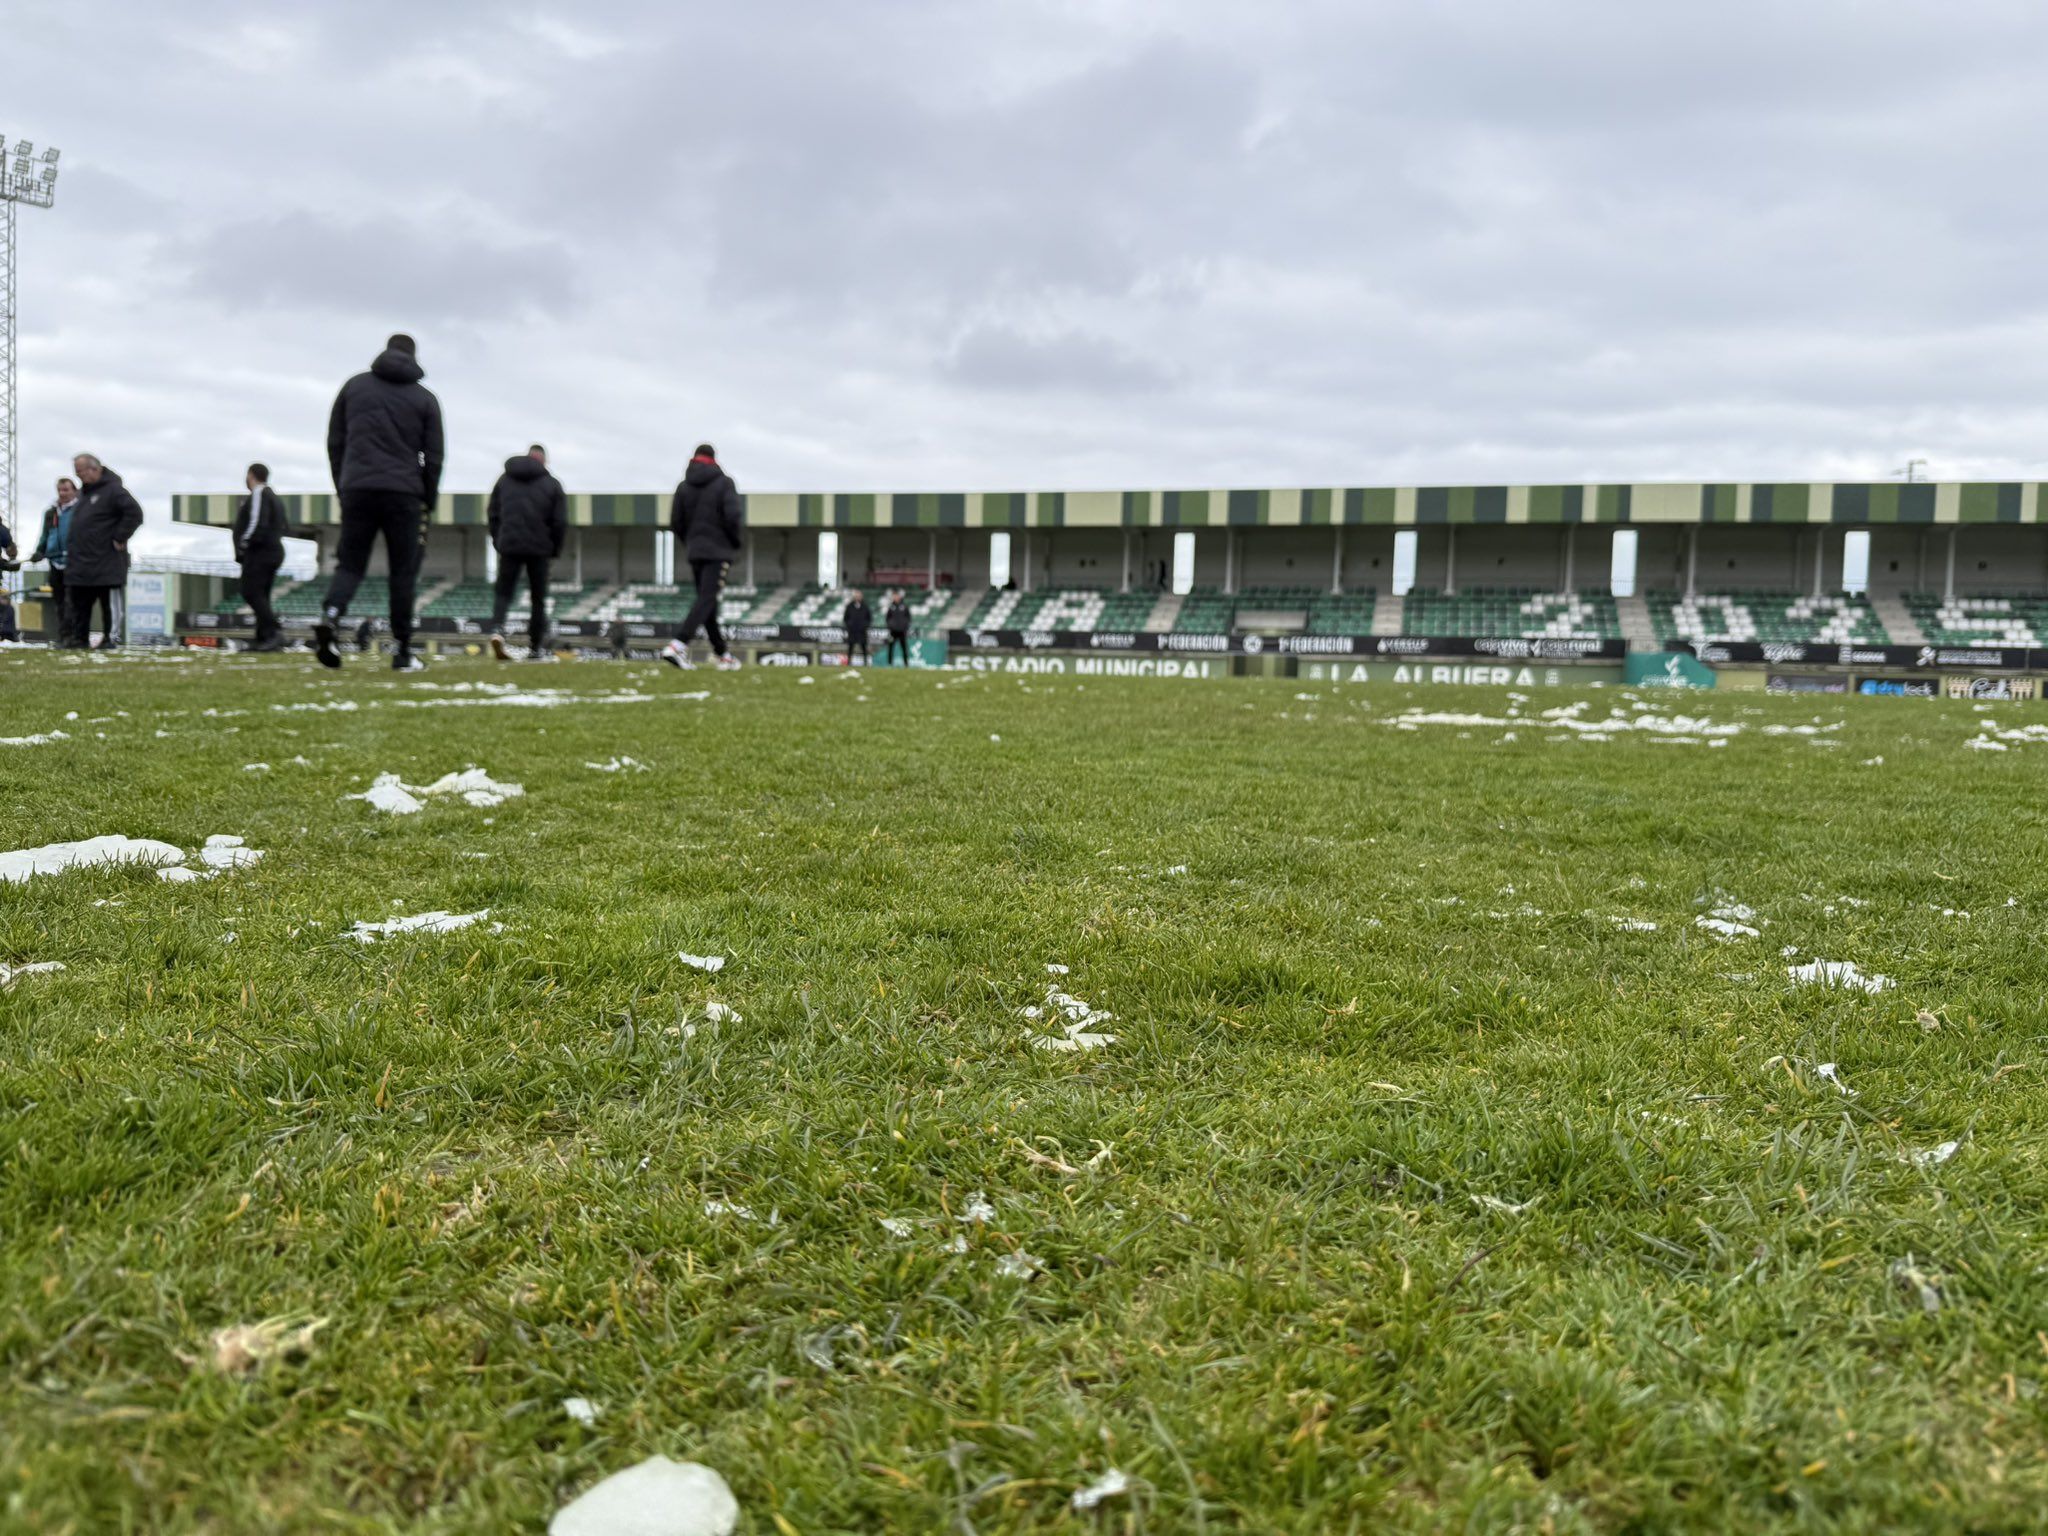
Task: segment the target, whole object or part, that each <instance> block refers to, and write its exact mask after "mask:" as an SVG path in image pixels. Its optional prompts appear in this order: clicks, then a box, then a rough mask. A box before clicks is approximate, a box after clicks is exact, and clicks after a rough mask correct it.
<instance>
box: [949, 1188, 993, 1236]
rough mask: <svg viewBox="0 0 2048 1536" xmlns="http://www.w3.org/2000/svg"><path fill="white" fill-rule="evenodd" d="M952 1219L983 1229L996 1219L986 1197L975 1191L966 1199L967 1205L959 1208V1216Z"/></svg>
mask: <svg viewBox="0 0 2048 1536" xmlns="http://www.w3.org/2000/svg"><path fill="white" fill-rule="evenodd" d="M953 1219H954V1220H955V1221H964V1222H971V1223H973V1224H974V1225H975V1226H979V1227H985V1226H987V1225H988V1224H989V1223H990V1222H992V1221H994V1220H995V1219H996V1208H995V1206H994V1205H992V1204H990V1202H989V1198H988V1196H987V1195H986V1194H984V1193H983V1192H982V1191H980V1190H978V1189H977V1190H975V1191H974V1193H972V1194H971V1195H969V1196H968V1197H967V1203H966V1204H965V1205H963V1206H961V1207H960V1214H959V1215H958V1216H955V1217H954V1218H953Z"/></svg>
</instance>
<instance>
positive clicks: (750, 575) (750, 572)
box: [747, 539, 754, 587]
mask: <svg viewBox="0 0 2048 1536" xmlns="http://www.w3.org/2000/svg"><path fill="white" fill-rule="evenodd" d="M753 584H754V541H753V540H752V539H749V540H747V585H748V586H750V587H751V586H752V585H753Z"/></svg>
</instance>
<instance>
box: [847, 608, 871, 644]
mask: <svg viewBox="0 0 2048 1536" xmlns="http://www.w3.org/2000/svg"><path fill="white" fill-rule="evenodd" d="M842 619H843V621H844V623H845V625H846V632H847V634H849V635H850V636H852V637H853V638H854V639H856V640H865V639H867V637H868V626H869V625H870V624H872V623H874V621H875V613H874V610H873V609H872V608H870V607H868V605H867V599H865V598H857V599H855V600H854V601H853V602H850V603H848V604H847V605H846V612H845V614H844V615H842Z"/></svg>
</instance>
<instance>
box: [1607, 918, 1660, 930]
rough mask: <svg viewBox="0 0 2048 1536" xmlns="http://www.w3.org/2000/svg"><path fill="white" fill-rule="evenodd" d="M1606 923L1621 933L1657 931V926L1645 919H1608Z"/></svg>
mask: <svg viewBox="0 0 2048 1536" xmlns="http://www.w3.org/2000/svg"><path fill="white" fill-rule="evenodd" d="M1607 921H1608V922H1610V923H1612V924H1614V926H1615V927H1617V928H1619V929H1620V930H1621V931H1622V932H1623V933H1655V932H1656V931H1657V925H1656V924H1655V923H1653V922H1651V921H1650V920H1649V919H1648V918H1646V917H1610V918H1609V919H1607Z"/></svg>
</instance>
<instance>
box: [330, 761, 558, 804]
mask: <svg viewBox="0 0 2048 1536" xmlns="http://www.w3.org/2000/svg"><path fill="white" fill-rule="evenodd" d="M525 793H526V789H525V786H524V785H520V784H501V783H499V782H498V781H497V780H496V779H494V778H492V777H491V776H490V775H489V774H488V773H486V772H484V770H483V769H481V768H465V769H463V770H462V772H460V773H444V774H443V775H441V777H440V778H438V779H436V780H434V782H433V783H431V784H424V785H422V784H407V783H405V782H404V781H403V780H401V779H400V778H399V776H398V775H397V774H395V773H380V774H378V775H377V777H376V779H375V780H374V781H373V782H372V783H371V785H370V787H369V788H368V789H367V790H365V791H364V792H363V793H361V794H359V795H343V796H342V799H344V800H362V801H366V802H368V804H369V805H370V807H371V809H373V810H379V811H383V812H385V813H387V814H388V815H392V816H411V815H414V814H416V813H417V812H419V811H420V810H422V809H424V804H425V800H426V799H430V798H432V797H434V796H437V795H459V796H461V797H462V799H463V800H464V801H465V802H467V803H468V804H470V805H473V806H476V807H477V808H478V809H480V810H490V809H491V808H492V807H494V806H499V805H503V804H504V803H505V802H506V801H507V800H516V799H517V798H519V797H520V796H521V795H524V794H525Z"/></svg>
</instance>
